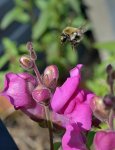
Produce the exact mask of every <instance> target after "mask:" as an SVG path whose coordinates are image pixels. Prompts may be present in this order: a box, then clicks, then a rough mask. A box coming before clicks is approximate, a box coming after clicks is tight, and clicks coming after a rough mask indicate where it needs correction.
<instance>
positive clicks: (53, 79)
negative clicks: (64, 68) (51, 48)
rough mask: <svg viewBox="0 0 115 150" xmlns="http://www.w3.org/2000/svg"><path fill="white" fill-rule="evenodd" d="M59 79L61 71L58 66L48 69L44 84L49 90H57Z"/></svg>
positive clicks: (44, 76)
mask: <svg viewBox="0 0 115 150" xmlns="http://www.w3.org/2000/svg"><path fill="white" fill-rule="evenodd" d="M58 77H59V71H58V68H57V66H56V65H51V66H48V67H46V69H45V71H44V75H43V82H44V84H45V85H46V86H47V87H49V88H52V89H53V88H55V87H56V84H57V80H58Z"/></svg>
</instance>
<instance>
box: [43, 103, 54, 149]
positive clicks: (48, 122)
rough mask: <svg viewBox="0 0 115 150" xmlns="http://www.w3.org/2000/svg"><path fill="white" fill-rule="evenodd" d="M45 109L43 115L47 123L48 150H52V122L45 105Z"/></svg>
mask: <svg viewBox="0 0 115 150" xmlns="http://www.w3.org/2000/svg"><path fill="white" fill-rule="evenodd" d="M44 109H45V114H46V121H47V126H48V130H49V138H50V150H54V146H53V131H52V122H51V119H50V112H49V107H48V106H47V105H45V106H44Z"/></svg>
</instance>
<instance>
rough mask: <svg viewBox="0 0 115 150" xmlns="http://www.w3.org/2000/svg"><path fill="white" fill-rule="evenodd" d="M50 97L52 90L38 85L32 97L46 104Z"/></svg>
mask: <svg viewBox="0 0 115 150" xmlns="http://www.w3.org/2000/svg"><path fill="white" fill-rule="evenodd" d="M50 96H51V92H50V90H49V89H48V88H46V87H44V86H43V85H38V86H37V87H36V88H35V89H34V90H33V92H32V97H33V99H34V100H35V101H36V102H45V101H47V100H48V99H49V98H50Z"/></svg>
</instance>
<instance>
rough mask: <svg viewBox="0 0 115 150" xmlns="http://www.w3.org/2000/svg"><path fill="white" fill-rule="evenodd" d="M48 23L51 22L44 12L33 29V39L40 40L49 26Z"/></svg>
mask: <svg viewBox="0 0 115 150" xmlns="http://www.w3.org/2000/svg"><path fill="white" fill-rule="evenodd" d="M48 22H49V17H48V14H47V13H45V12H43V13H42V14H41V15H40V17H39V18H38V21H37V22H36V23H35V25H34V27H33V35H32V37H33V39H39V38H40V36H41V35H42V34H43V33H44V32H45V31H46V29H47V27H48V24H49V23H48Z"/></svg>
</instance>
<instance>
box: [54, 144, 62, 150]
mask: <svg viewBox="0 0 115 150" xmlns="http://www.w3.org/2000/svg"><path fill="white" fill-rule="evenodd" d="M60 146H61V142H56V143H54V150H58V149H59V148H60Z"/></svg>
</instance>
